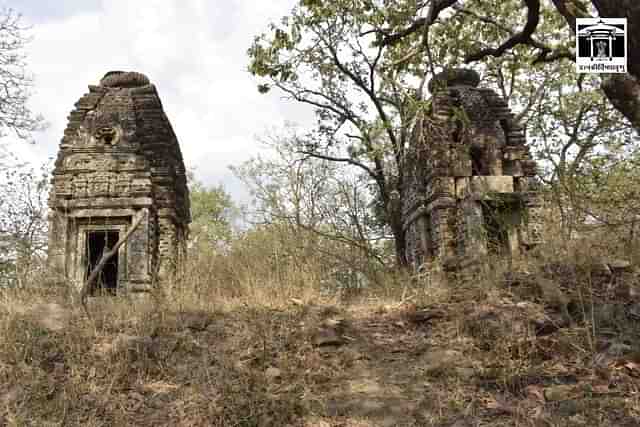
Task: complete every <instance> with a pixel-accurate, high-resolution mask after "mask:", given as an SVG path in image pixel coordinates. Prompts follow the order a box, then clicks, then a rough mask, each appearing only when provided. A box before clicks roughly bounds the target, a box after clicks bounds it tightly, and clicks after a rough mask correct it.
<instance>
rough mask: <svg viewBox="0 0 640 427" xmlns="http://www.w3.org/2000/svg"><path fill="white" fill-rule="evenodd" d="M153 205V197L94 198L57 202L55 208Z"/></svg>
mask: <svg viewBox="0 0 640 427" xmlns="http://www.w3.org/2000/svg"><path fill="white" fill-rule="evenodd" d="M151 205H153V200H152V199H151V197H118V198H104V197H94V198H85V199H71V200H56V203H55V205H54V206H52V207H53V208H63V209H71V208H118V207H147V206H151Z"/></svg>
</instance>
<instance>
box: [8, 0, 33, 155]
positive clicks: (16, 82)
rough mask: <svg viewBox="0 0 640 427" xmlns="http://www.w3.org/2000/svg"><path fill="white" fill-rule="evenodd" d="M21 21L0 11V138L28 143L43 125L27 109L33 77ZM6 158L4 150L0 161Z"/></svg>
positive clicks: (26, 38) (25, 34) (25, 31)
mask: <svg viewBox="0 0 640 427" xmlns="http://www.w3.org/2000/svg"><path fill="white" fill-rule="evenodd" d="M21 21H22V16H21V15H20V14H19V13H18V12H16V11H15V10H13V9H10V8H3V9H0V137H4V136H7V135H11V134H13V135H15V136H17V137H18V138H20V139H25V140H28V141H30V139H31V133H32V132H33V131H35V130H39V129H42V127H43V126H44V122H43V119H42V117H40V116H38V115H35V114H34V113H33V112H32V111H31V110H30V109H29V107H28V105H27V102H28V100H29V96H30V95H31V87H32V84H33V77H32V76H31V75H30V74H29V72H28V71H27V64H26V54H25V51H24V49H25V46H26V45H27V43H28V42H29V41H30V38H29V37H28V36H27V32H28V30H29V28H28V27H27V26H25V25H23V24H22V22H21ZM7 156H8V152H7V151H6V150H4V152H3V151H0V161H2V160H3V159H5V158H6V157H7ZM0 166H2V164H1V163H0Z"/></svg>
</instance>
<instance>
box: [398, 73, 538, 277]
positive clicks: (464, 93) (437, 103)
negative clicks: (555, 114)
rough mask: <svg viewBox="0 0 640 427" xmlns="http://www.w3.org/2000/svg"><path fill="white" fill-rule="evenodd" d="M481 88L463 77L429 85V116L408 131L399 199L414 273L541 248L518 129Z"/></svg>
mask: <svg viewBox="0 0 640 427" xmlns="http://www.w3.org/2000/svg"><path fill="white" fill-rule="evenodd" d="M479 82H480V77H479V75H478V74H477V73H476V72H474V71H472V70H465V69H453V70H447V71H445V72H443V73H440V74H438V75H436V76H435V77H434V78H433V79H432V80H431V81H430V82H429V90H430V91H431V93H432V94H433V97H432V103H431V108H430V110H429V111H428V112H426V113H425V114H423V115H422V116H421V117H419V120H418V123H417V125H416V127H415V129H414V132H413V137H412V142H411V144H412V145H411V147H410V149H409V150H408V154H407V157H406V160H405V164H406V169H405V170H406V175H405V186H404V188H403V194H402V197H401V199H402V215H403V218H404V221H403V227H404V231H405V236H406V242H407V243H406V253H407V257H408V259H409V261H410V262H411V263H412V264H413V265H414V266H416V267H418V266H420V265H423V264H425V263H431V262H434V261H444V260H447V259H456V258H458V259H460V258H461V257H469V256H475V255H484V254H487V253H489V252H492V251H498V252H502V253H509V254H511V255H513V254H515V253H517V252H519V251H520V250H521V249H523V248H529V247H531V246H532V245H535V244H537V243H538V242H539V241H540V238H541V237H540V230H541V218H540V196H539V194H538V192H537V191H535V189H534V187H535V186H534V185H533V184H534V181H533V180H532V178H533V177H534V176H535V175H536V163H535V161H533V160H532V159H531V156H530V153H529V150H528V147H527V146H526V144H525V142H526V140H525V134H524V129H523V128H522V126H520V125H519V124H518V123H516V121H515V116H514V114H513V113H512V112H511V111H510V109H509V108H508V106H507V103H506V102H505V101H504V100H503V99H502V98H501V97H500V96H499V95H497V94H496V93H495V92H494V91H493V90H491V89H484V88H478V84H479ZM495 240H498V241H499V242H498V244H497V245H496V242H495ZM494 246H500V247H498V248H496V247H494Z"/></svg>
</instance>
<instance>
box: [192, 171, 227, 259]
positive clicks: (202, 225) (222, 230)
mask: <svg viewBox="0 0 640 427" xmlns="http://www.w3.org/2000/svg"><path fill="white" fill-rule="evenodd" d="M189 197H190V200H191V225H190V227H189V228H190V240H191V243H192V244H193V245H194V246H196V247H198V248H199V249H201V250H221V249H223V248H225V247H226V246H227V245H228V244H229V242H230V241H231V238H232V236H233V224H234V220H235V219H236V218H237V216H238V208H237V207H236V206H235V204H234V203H233V200H232V198H231V195H229V193H227V192H226V191H225V189H224V187H223V186H222V185H217V186H216V185H214V186H206V185H204V184H202V183H201V182H199V181H195V180H193V178H192V182H190V183H189Z"/></svg>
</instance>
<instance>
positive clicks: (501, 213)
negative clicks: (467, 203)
mask: <svg viewBox="0 0 640 427" xmlns="http://www.w3.org/2000/svg"><path fill="white" fill-rule="evenodd" d="M507 215H508V209H507V208H506V207H504V206H496V205H494V204H492V203H485V204H483V205H482V216H483V217H484V226H485V230H486V232H487V251H488V253H489V254H492V255H504V254H508V253H509V231H508V221H507V219H508V216H507Z"/></svg>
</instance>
